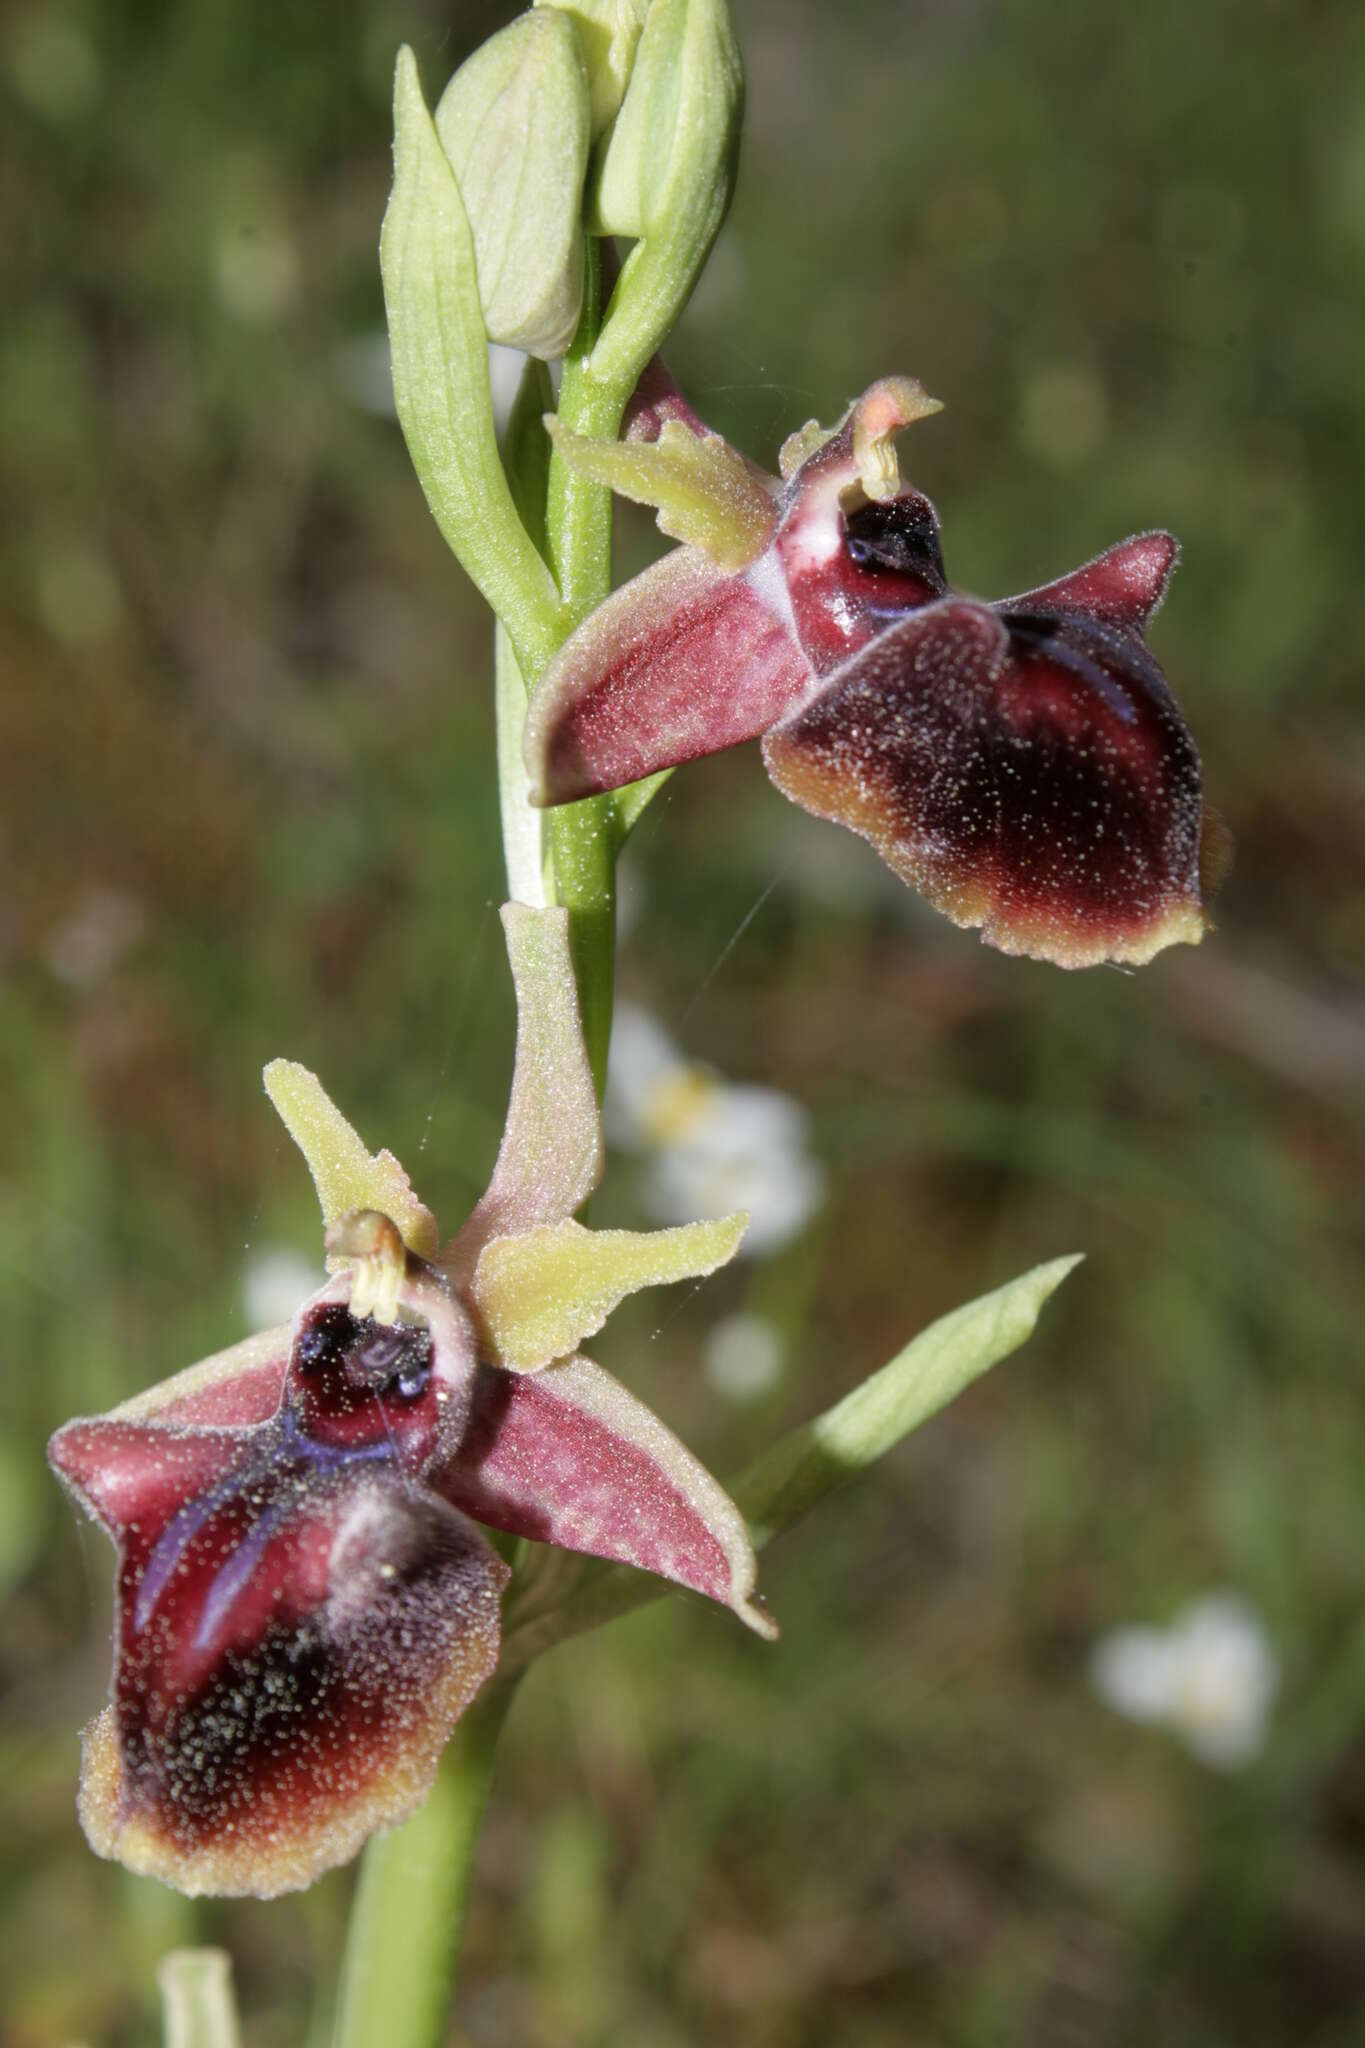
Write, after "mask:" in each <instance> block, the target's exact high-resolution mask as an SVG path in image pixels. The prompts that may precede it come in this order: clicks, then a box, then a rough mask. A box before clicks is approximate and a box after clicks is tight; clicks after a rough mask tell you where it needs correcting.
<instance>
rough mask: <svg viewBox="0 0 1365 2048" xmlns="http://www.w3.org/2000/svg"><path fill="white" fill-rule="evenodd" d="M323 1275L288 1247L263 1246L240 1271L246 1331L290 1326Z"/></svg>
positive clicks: (312, 1264) (312, 1263)
mask: <svg viewBox="0 0 1365 2048" xmlns="http://www.w3.org/2000/svg"><path fill="white" fill-rule="evenodd" d="M325 1278H326V1275H325V1274H324V1273H323V1271H322V1268H321V1266H320V1265H319V1264H318V1263H317V1262H316V1261H315V1260H313V1259H306V1258H305V1257H304V1256H303V1253H302V1252H296V1251H294V1250H293V1248H292V1247H291V1246H289V1245H279V1244H268V1245H262V1246H260V1248H259V1249H258V1250H256V1251H254V1252H251V1253H250V1254H249V1255H248V1257H247V1262H246V1265H245V1266H244V1267H243V1269H242V1308H243V1311H244V1313H245V1316H246V1321H247V1327H248V1328H249V1329H252V1330H268V1329H270V1328H271V1327H272V1326H273V1325H274V1324H275V1323H289V1322H292V1321H293V1319H294V1313H295V1311H296V1310H297V1309H299V1308H301V1307H302V1306H303V1304H304V1302H305V1301H307V1299H308V1297H309V1295H310V1294H316V1292H317V1290H318V1288H319V1287H321V1285H322V1283H323V1281H324V1279H325Z"/></svg>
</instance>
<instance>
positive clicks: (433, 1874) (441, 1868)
mask: <svg viewBox="0 0 1365 2048" xmlns="http://www.w3.org/2000/svg"><path fill="white" fill-rule="evenodd" d="M515 1690H516V1682H515V1680H514V1679H508V1678H497V1679H495V1680H494V1681H493V1683H492V1685H491V1686H490V1687H489V1688H488V1690H487V1691H486V1692H485V1693H484V1694H483V1695H482V1696H481V1697H480V1698H479V1699H478V1700H477V1701H476V1702H475V1704H474V1705H473V1706H472V1707H471V1708H470V1710H469V1712H468V1713H467V1714H466V1715H465V1717H464V1719H463V1720H462V1721H461V1722H460V1725H459V1727H458V1728H457V1729H456V1730H455V1734H454V1737H453V1738H452V1740H451V1743H450V1746H449V1748H448V1749H447V1750H446V1753H445V1755H444V1757H443V1758H442V1759H441V1769H440V1773H439V1775H438V1777H437V1780H436V1784H435V1786H434V1788H433V1789H432V1792H431V1795H430V1797H429V1798H428V1800H427V1802H426V1804H425V1806H423V1807H422V1808H421V1810H420V1812H418V1813H416V1814H414V1816H413V1818H412V1819H411V1820H410V1821H409V1822H408V1823H407V1825H406V1826H405V1827H401V1828H399V1829H398V1830H397V1831H396V1832H395V1833H393V1834H390V1835H377V1836H376V1837H375V1838H374V1840H373V1841H372V1842H371V1843H370V1845H369V1847H368V1848H367V1849H366V1851H365V1856H364V1860H363V1862H362V1863H361V1866H360V1877H359V1879H358V1881H357V1885H356V1895H355V1902H354V1904H353V1905H352V1908H351V1924H350V1930H349V1933H348V1935H347V1941H346V1955H345V1960H344V1962H343V1964H342V1971H341V1991H340V2000H339V2006H338V2014H337V2026H336V2033H335V2036H334V2041H333V2048H376V2044H377V2043H379V2042H383V2043H385V2044H386V2048H442V2043H443V2042H444V2041H445V2040H446V2038H447V2031H448V2022H449V2013H450V2000H451V1994H452V1991H453V1989H454V1982H455V1967H456V1963H457V1961H458V1959H459V1950H460V1937H461V1934H462V1932H463V1929H464V1916H465V1906H466V1904H467V1901H468V1897H469V1879H470V1871H471V1868H472V1865H473V1860H474V1846H475V1843H476V1842H477V1841H478V1836H479V1825H480V1822H481V1821H482V1819H483V1809H484V1802H485V1801H486V1799H487V1797H488V1787H489V1783H490V1781H491V1779H492V1775H493V1757H494V1753H495V1751H496V1749H497V1745H498V1736H499V1734H500V1733H501V1730H502V1724H503V1721H504V1719H505V1718H506V1714H507V1709H508V1707H509V1706H510V1704H511V1701H512V1695H513V1693H514V1691H515Z"/></svg>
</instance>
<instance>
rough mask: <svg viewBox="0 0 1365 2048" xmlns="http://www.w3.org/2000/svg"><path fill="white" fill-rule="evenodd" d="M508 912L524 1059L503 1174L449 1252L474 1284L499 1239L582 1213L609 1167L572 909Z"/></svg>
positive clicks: (499, 1167) (516, 1080)
mask: <svg viewBox="0 0 1365 2048" xmlns="http://www.w3.org/2000/svg"><path fill="white" fill-rule="evenodd" d="M501 914H502V924H503V930H504V931H505V933H506V934H507V956H508V959H509V960H510V962H511V966H512V979H513V981H514V982H515V984H516V990H517V1052H516V1064H515V1066H514V1068H513V1071H512V1099H511V1102H510V1103H509V1105H508V1110H507V1123H506V1127H505V1128H504V1130H503V1134H502V1145H501V1147H500V1149H499V1152H498V1158H497V1164H496V1165H495V1166H494V1168H493V1178H492V1179H491V1180H490V1181H489V1183H488V1188H487V1191H486V1192H485V1194H484V1196H483V1198H482V1200H481V1201H480V1202H479V1204H478V1207H477V1208H476V1209H475V1210H474V1212H473V1214H472V1215H471V1216H470V1218H469V1220H468V1222H467V1223H466V1224H465V1225H464V1227H463V1228H462V1229H461V1230H460V1232H459V1234H458V1235H457V1236H456V1237H455V1238H454V1239H453V1240H452V1242H451V1244H450V1246H449V1249H448V1251H447V1254H446V1259H447V1263H448V1264H449V1265H451V1266H452V1267H453V1269H454V1271H455V1275H456V1278H457V1280H459V1281H461V1282H463V1283H465V1284H467V1283H468V1281H469V1278H470V1276H471V1275H472V1273H473V1271H474V1267H475V1264H476V1262H477V1260H478V1256H479V1253H480V1252H481V1251H482V1250H483V1247H484V1246H485V1245H486V1244H487V1243H488V1241H489V1239H490V1238H494V1237H506V1236H511V1235H514V1234H516V1233H518V1232H521V1231H527V1230H535V1229H537V1228H538V1227H539V1226H540V1225H541V1224H543V1223H559V1222H561V1221H562V1220H563V1218H564V1217H566V1216H572V1215H573V1212H574V1210H575V1209H577V1208H580V1207H581V1206H582V1204H583V1203H584V1202H586V1200H587V1199H588V1196H589V1195H590V1194H591V1193H592V1191H593V1189H594V1188H595V1187H596V1186H597V1183H598V1181H599V1179H600V1178H601V1174H602V1121H601V1118H600V1116H599V1115H598V1111H597V1093H596V1090H595V1089H594V1087H593V1084H592V1070H591V1068H590V1067H589V1065H588V1054H587V1048H586V1046H585V1045H584V1043H583V1025H582V1021H581V1019H580V1016H579V1010H578V987H577V984H576V983H575V981H574V972H573V961H572V959H571V958H570V955H569V913H568V912H567V910H562V909H556V910H532V909H530V908H529V907H528V906H527V905H526V904H524V903H504V905H503V907H502V913H501Z"/></svg>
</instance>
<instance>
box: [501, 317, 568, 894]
mask: <svg viewBox="0 0 1365 2048" xmlns="http://www.w3.org/2000/svg"><path fill="white" fill-rule="evenodd" d="M553 404H554V392H553V390H552V389H551V386H550V373H549V371H548V370H547V369H546V367H545V365H544V363H542V362H538V361H537V360H536V359H535V357H531V358H530V359H529V360H528V362H527V364H526V368H525V370H524V371H523V373H522V379H521V384H520V387H519V389H518V391H517V396H516V400H515V402H514V404H513V406H512V411H511V415H510V417H509V419H508V422H507V431H506V433H505V434H504V436H503V443H502V462H503V468H504V469H505V470H506V472H507V482H508V486H509V488H510V490H511V493H512V502H513V504H514V505H515V506H516V509H517V513H518V516H519V517H520V519H521V523H522V525H523V526H524V527H525V529H526V532H527V534H528V535H529V536H530V539H531V542H532V545H533V546H534V547H535V549H536V552H537V553H538V554H539V555H540V557H541V559H542V560H544V558H545V556H546V555H547V553H548V551H549V550H548V543H547V541H546V537H545V502H546V498H547V496H548V491H549V462H550V443H549V439H548V437H547V435H546V432H545V429H544V427H543V426H542V425H541V421H542V420H543V418H544V416H545V414H546V413H547V412H548V411H549V410H550V408H551V406H552V405H553ZM494 664H495V676H496V694H495V704H496V710H497V734H498V801H499V806H500V810H501V814H502V849H503V860H504V863H505V865H506V869H507V893H508V895H509V896H510V897H511V898H512V900H513V901H514V902H516V903H528V904H530V905H531V906H532V908H533V909H539V908H543V907H544V906H545V905H547V904H550V903H553V902H554V900H555V898H554V877H553V874H552V872H550V867H549V861H548V858H547V845H546V841H547V831H546V826H547V822H548V821H547V819H546V815H545V813H544V811H539V810H537V809H536V808H535V807H534V806H533V805H532V803H531V800H530V794H529V788H528V784H527V778H526V764H525V761H524V760H523V758H522V735H523V733H524V731H525V729H526V678H525V676H524V675H523V673H522V670H521V665H520V663H519V662H518V659H517V650H516V647H515V645H514V644H513V640H512V635H511V633H510V632H509V630H508V628H507V625H506V623H505V622H504V621H503V620H502V619H499V620H498V621H497V625H496V628H495V637H494Z"/></svg>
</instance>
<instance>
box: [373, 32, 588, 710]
mask: <svg viewBox="0 0 1365 2048" xmlns="http://www.w3.org/2000/svg"><path fill="white" fill-rule="evenodd" d="M393 160H394V179H393V193H392V196H391V197H390V199H389V206H388V211H387V213H386V214H385V215H384V232H383V234H382V235H381V237H380V243H379V262H380V268H381V270H382V272H383V276H384V302H385V306H386V309H387V312H388V322H389V349H390V354H391V357H392V362H393V395H394V402H395V404H396V406H397V408H398V417H399V420H400V421H401V423H402V427H403V433H404V435H405V437H406V439H407V444H408V451H409V453H410V454H411V456H412V464H413V468H414V469H415V470H416V471H417V475H418V478H419V480H420V482H421V485H422V489H423V491H424V492H425V494H426V499H427V503H428V504H429V505H430V506H431V509H432V512H433V513H434V515H435V518H436V523H437V525H438V526H439V527H440V529H441V532H442V533H443V535H444V536H445V538H446V541H447V542H448V543H449V545H450V546H451V547H452V548H453V549H454V551H455V553H456V554H457V555H458V556H459V558H460V561H461V562H462V563H463V564H464V567H465V569H466V570H467V571H468V573H469V575H470V576H471V577H472V578H473V580H474V582H475V583H476V584H477V585H478V587H479V589H480V590H481V591H482V592H483V595H484V596H485V598H486V599H487V600H488V602H489V604H490V605H491V606H492V608H493V610H494V611H495V612H496V613H497V614H498V616H499V617H500V618H501V619H502V620H504V621H505V623H506V625H507V628H508V631H509V633H510V634H511V636H512V640H513V643H514V645H515V647H516V650H517V657H518V660H519V661H521V662H522V664H523V666H524V667H525V668H526V669H527V670H528V671H529V672H534V671H536V670H537V669H538V668H539V667H540V666H541V665H542V664H543V662H544V660H545V658H546V656H547V655H548V654H549V653H550V652H551V651H552V650H553V649H554V648H555V647H556V646H557V645H558V644H559V641H560V640H561V639H562V638H563V632H564V622H563V620H562V617H561V608H560V604H559V592H558V591H557V590H556V588H555V585H554V580H553V578H552V577H551V575H550V572H549V570H548V569H547V568H546V566H545V564H544V562H543V561H542V560H541V557H540V556H539V554H537V552H536V549H535V547H534V546H533V544H532V542H531V539H530V536H529V535H528V534H527V531H526V528H525V527H524V526H523V525H522V523H521V520H520V518H519V517H518V516H517V510H516V507H515V505H514V504H513V502H512V495H511V492H510V490H509V489H508V485H507V477H506V475H505V473H504V471H503V467H502V463H501V462H500V461H499V459H498V445H497V437H496V435H495V433H494V429H493V405H492V399H491V397H490V395H489V389H488V349H487V336H486V333H485V329H484V321H483V312H482V309H481V306H480V303H479V287H478V278H477V274H476V264H475V254H474V240H473V236H472V235H471V233H470V227H469V220H468V216H467V214H466V212H465V207H464V202H463V200H462V198H461V196H460V188H459V186H458V185H457V184H456V182H455V174H454V172H453V171H452V170H451V168H450V164H449V161H448V160H447V157H446V154H445V151H444V150H443V149H442V147H441V142H440V138H439V137H438V135H437V133H436V128H435V124H434V123H433V121H432V118H431V115H430V114H429V113H428V111H427V105H426V101H425V100H424V99H423V97H422V87H421V82H420V80H419V79H418V76H417V61H416V59H415V58H414V56H413V54H412V51H411V50H409V49H403V50H401V51H400V52H399V56H398V71H397V76H396V78H395V80H394V146H393Z"/></svg>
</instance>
